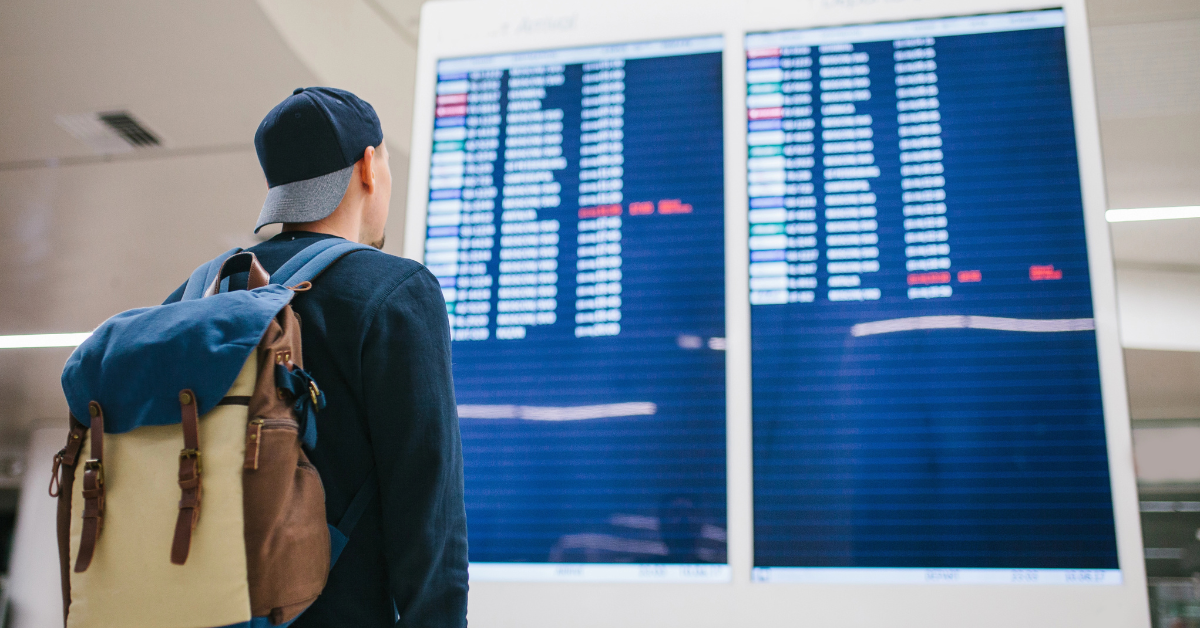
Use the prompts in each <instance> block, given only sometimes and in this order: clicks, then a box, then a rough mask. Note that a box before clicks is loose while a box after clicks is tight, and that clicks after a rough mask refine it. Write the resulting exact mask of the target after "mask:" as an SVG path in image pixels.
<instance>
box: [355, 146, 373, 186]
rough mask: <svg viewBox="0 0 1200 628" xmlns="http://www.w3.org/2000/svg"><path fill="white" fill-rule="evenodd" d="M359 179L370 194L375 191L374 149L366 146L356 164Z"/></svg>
mask: <svg viewBox="0 0 1200 628" xmlns="http://www.w3.org/2000/svg"><path fill="white" fill-rule="evenodd" d="M358 173H359V175H358V176H359V179H361V180H362V184H363V187H364V188H366V192H367V193H368V194H370V193H371V192H374V191H375V147H374V146H368V147H367V148H366V150H364V151H363V156H362V160H361V161H359V162H358Z"/></svg>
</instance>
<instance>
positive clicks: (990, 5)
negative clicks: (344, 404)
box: [404, 0, 1150, 628]
mask: <svg viewBox="0 0 1200 628" xmlns="http://www.w3.org/2000/svg"><path fill="white" fill-rule="evenodd" d="M1058 8H1061V9H1063V10H1064V11H1065V15H1066V40H1067V54H1068V64H1069V69H1070V75H1071V96H1072V102H1073V106H1074V115H1075V135H1076V143H1077V149H1078V156H1079V167H1080V181H1081V185H1082V197H1083V207H1084V213H1085V230H1086V236H1087V243H1088V256H1089V264H1090V272H1091V282H1092V297H1093V306H1094V318H1095V324H1096V336H1097V342H1098V349H1099V361H1100V374H1101V384H1102V395H1103V403H1104V409H1105V422H1106V427H1107V430H1106V431H1107V443H1108V454H1109V468H1110V475H1111V481H1112V493H1113V503H1114V510H1115V512H1114V515H1115V521H1116V527H1117V545H1118V554H1119V558H1120V566H1121V576H1122V578H1121V583H1120V584H1108V585H1101V586H1089V585H1081V584H1044V585H1025V584H965V583H962V584H941V583H921V584H896V583H891V584H881V583H849V582H847V583H781V582H771V583H756V582H752V580H751V570H752V563H753V483H752V446H751V435H752V429H751V377H750V367H751V364H750V305H749V286H748V277H747V269H748V264H749V251H748V246H747V241H748V222H747V211H748V200H747V196H746V158H747V147H746V145H745V133H746V127H745V125H746V105H745V94H746V88H745V67H746V65H745V46H744V37H745V35H746V34H747V33H755V32H766V31H781V30H795V29H803V28H813V27H822V26H847V25H856V24H872V23H881V22H897V21H909V20H916V19H926V18H943V17H956V16H967V15H980V14H987V13H1001V12H1010V11H1025V10H1038V9H1058ZM1087 24H1088V23H1087V15H1086V11H1085V6H1084V0H1060V1H1058V2H1046V1H1035V0H977V1H972V2H970V3H969V4H968V3H963V2H961V1H955V0H745V1H738V0H701V1H692V2H681V1H678V0H605V1H604V2H597V1H590V2H588V1H582V0H442V1H437V2H429V3H427V4H425V6H424V8H423V10H422V18H421V36H420V42H419V48H418V58H417V72H416V83H415V84H416V87H415V91H414V98H415V103H414V116H413V128H412V146H413V150H412V152H411V157H410V170H409V185H408V210H407V219H406V221H405V226H406V229H405V237H404V251H405V254H406V255H407V256H409V257H411V258H413V259H417V260H421V259H422V257H423V249H424V247H423V243H424V238H425V229H426V205H427V202H428V201H427V199H428V194H429V188H428V185H429V165H430V154H431V151H430V147H431V146H432V130H433V120H434V101H435V94H434V87H435V84H436V81H437V70H436V67H437V62H438V60H440V59H450V58H461V57H469V56H477V55H487V54H498V53H508V52H524V51H537V50H552V49H561V48H576V47H583V46H590V45H602V44H615V43H628V42H639V41H653V40H665V39H677V38H688V37H699V36H709V35H722V36H723V37H724V45H725V48H724V54H723V79H724V84H725V90H724V120H725V128H724V133H725V208H726V209H725V211H726V214H725V216H726V218H725V236H726V266H725V267H726V337H727V349H726V368H727V371H726V373H727V374H726V380H727V389H726V395H727V397H726V398H727V408H728V411H727V432H726V434H727V435H726V442H727V489H728V493H727V496H728V511H727V512H728V534H729V545H728V555H729V567H730V572H731V574H732V577H731V579H730V580H726V581H725V582H706V583H679V582H678V581H677V580H673V579H667V580H659V581H655V582H644V581H643V582H611V581H609V582H603V581H597V580H602V579H591V578H589V579H586V582H582V581H575V582H571V581H563V580H561V579H556V578H553V577H549V578H547V577H545V576H543V577H540V578H539V577H531V578H530V579H529V580H528V581H520V582H511V581H510V582H496V581H485V582H480V581H477V580H472V582H471V592H470V611H469V612H470V614H469V618H470V621H471V622H472V624H473V625H475V626H482V627H484V628H490V627H492V626H514V627H518V626H519V627H522V628H540V627H543V626H544V627H547V628H549V627H554V628H559V627H563V626H570V627H572V628H575V627H580V628H582V627H588V626H597V627H605V628H611V627H617V626H620V627H622V628H634V627H639V626H646V627H655V628H664V627H670V626H687V627H688V628H695V627H702V626H781V625H788V626H792V625H794V626H822V627H824V626H853V627H859V626H861V627H863V628H867V627H870V628H876V627H878V626H922V627H930V626H957V625H970V626H978V627H992V626H995V627H997V628H999V627H1005V628H1008V627H1011V626H1022V627H1023V628H1025V627H1027V628H1039V627H1045V628H1050V627H1055V628H1058V627H1061V626H1077V625H1078V626H1083V625H1086V626H1089V627H1102V628H1108V627H1111V628H1118V627H1119V628H1134V627H1143V626H1145V627H1148V626H1149V624H1150V619H1149V615H1148V599H1147V597H1148V596H1147V589H1146V573H1145V562H1144V559H1143V548H1142V539H1141V526H1140V520H1139V512H1138V498H1137V485H1136V480H1135V475H1134V463H1133V450H1132V437H1131V430H1130V424H1129V410H1128V408H1129V405H1128V399H1127V392H1126V386H1125V370H1124V363H1123V356H1122V353H1121V347H1120V340H1119V336H1118V327H1117V308H1116V291H1115V276H1114V270H1113V260H1112V246H1111V243H1110V241H1109V231H1108V226H1107V223H1106V222H1105V220H1104V211H1105V210H1106V209H1107V203H1106V199H1105V187H1104V178H1103V164H1102V160H1101V152H1100V137H1099V122H1098V115H1097V110H1096V102H1095V86H1094V81H1093V77H1092V68H1091V52H1090V44H1089V38H1088V25H1087ZM469 523H470V522H468V525H469ZM943 571H944V570H943ZM548 580H550V581H548ZM722 580H725V579H722Z"/></svg>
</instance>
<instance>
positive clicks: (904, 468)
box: [746, 11, 1121, 583]
mask: <svg viewBox="0 0 1200 628" xmlns="http://www.w3.org/2000/svg"><path fill="white" fill-rule="evenodd" d="M1063 24H1064V22H1063V13H1062V11H1039V12H1029V13H1015V14H1006V15H997V16H983V17H974V18H955V19H948V20H927V21H920V22H909V23H902V24H881V25H873V26H862V27H849V28H827V29H815V30H806V31H793V32H786V33H782V32H781V33H764V34H755V35H751V36H749V37H748V38H747V60H746V63H747V84H748V95H747V104H748V118H749V119H748V136H747V137H748V144H749V149H748V150H749V161H748V181H749V182H748V192H749V200H750V223H751V224H750V242H749V244H750V250H751V253H750V254H751V263H750V288H751V292H750V301H751V304H752V305H751V311H752V340H753V349H752V351H753V395H754V404H753V410H754V508H755V511H754V514H755V524H754V542H755V545H754V561H755V570H754V577H755V579H756V580H760V581H822V582H918V583H919V582H943V581H948V582H977V583H984V582H999V583H1006V582H1030V583H1051V582H1098V583H1119V582H1120V579H1121V576H1120V571H1119V570H1118V564H1117V550H1116V533H1115V528H1114V523H1113V506H1112V497H1111V493H1110V483H1109V472H1108V459H1107V450H1106V444H1105V431H1104V418H1103V410H1102V407H1101V398H1100V380H1099V369H1098V365H1097V350H1096V336H1095V332H1094V324H1093V320H1092V299H1091V290H1090V283H1089V276H1088V263H1087V248H1086V242H1085V238H1084V223H1083V209H1082V203H1081V195H1080V181H1079V166H1078V161H1077V158H1076V148H1075V136H1074V123H1073V117H1072V109H1071V95H1070V85H1069V81H1068V71H1067V59H1066V47H1065V43H1064V31H1063Z"/></svg>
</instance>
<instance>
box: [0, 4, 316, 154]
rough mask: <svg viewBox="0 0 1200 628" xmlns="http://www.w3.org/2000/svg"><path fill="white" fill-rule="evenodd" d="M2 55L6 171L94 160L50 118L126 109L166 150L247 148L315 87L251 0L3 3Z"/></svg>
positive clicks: (0, 142) (0, 120)
mask: <svg viewBox="0 0 1200 628" xmlns="http://www.w3.org/2000/svg"><path fill="white" fill-rule="evenodd" d="M0 58H2V59H4V63H2V64H0V84H3V85H4V89H2V90H0V164H4V163H11V162H15V161H23V160H31V159H48V158H63V157H71V156H78V155H88V154H90V151H89V149H88V148H87V147H86V146H84V145H83V144H82V143H80V142H78V141H77V140H75V139H74V138H72V137H71V136H70V135H68V134H67V132H66V131H63V130H62V129H60V128H59V127H58V126H57V125H56V124H55V123H54V117H55V116H56V115H58V114H71V113H82V112H88V111H98V110H109V109H121V108H128V109H129V110H131V111H132V112H133V113H134V114H135V115H136V116H137V117H138V118H139V119H140V120H142V121H143V122H144V123H145V124H146V125H147V126H148V127H150V128H151V129H152V130H153V131H155V132H156V133H158V134H160V135H161V136H162V138H163V140H164V143H165V144H166V146H167V147H170V148H176V149H179V148H189V147H198V146H220V145H231V144H239V145H243V146H249V145H250V143H251V142H252V141H253V136H254V130H255V129H256V128H257V127H258V123H259V121H260V120H261V119H262V116H263V115H264V114H265V113H266V112H267V111H269V110H270V109H271V107H273V106H274V105H275V104H276V103H278V102H279V101H280V100H282V99H283V97H285V96H287V94H288V93H289V92H290V91H291V89H293V88H294V87H297V86H299V85H311V84H313V83H315V82H316V79H315V77H314V75H313V74H312V73H311V72H310V71H309V70H308V69H307V68H306V67H305V66H304V65H303V64H301V63H300V61H299V60H297V59H296V57H295V56H294V55H293V54H292V53H291V52H290V51H289V50H288V49H287V47H286V46H285V45H284V43H283V40H282V39H281V38H280V36H279V34H278V33H277V32H276V31H275V29H274V28H273V27H272V26H271V24H270V22H268V21H267V19H266V18H265V16H264V15H263V13H262V11H261V10H260V9H259V8H258V5H256V4H255V3H253V2H249V1H246V0H209V1H206V2H154V1H152V0H109V1H106V2H65V1H63V0H6V1H5V2H3V3H0Z"/></svg>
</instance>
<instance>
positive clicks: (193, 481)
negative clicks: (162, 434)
mask: <svg viewBox="0 0 1200 628" xmlns="http://www.w3.org/2000/svg"><path fill="white" fill-rule="evenodd" d="M179 406H180V412H181V413H182V418H183V421H182V423H183V450H182V451H180V452H179V488H180V490H181V491H182V495H181V496H180V498H179V517H178V518H177V519H176V520H175V539H174V541H173V542H172V543H171V562H172V563H175V564H176V565H182V564H184V563H186V562H187V557H188V552H189V551H190V550H191V548H192V531H193V530H194V529H195V528H196V522H197V521H199V520H200V492H201V491H200V489H201V485H200V471H201V465H200V415H199V412H198V410H197V409H196V395H195V393H193V392H192V391H191V390H190V389H185V390H183V391H181V392H180V393H179Z"/></svg>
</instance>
